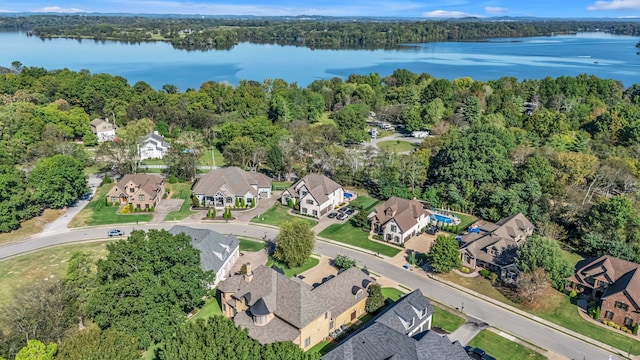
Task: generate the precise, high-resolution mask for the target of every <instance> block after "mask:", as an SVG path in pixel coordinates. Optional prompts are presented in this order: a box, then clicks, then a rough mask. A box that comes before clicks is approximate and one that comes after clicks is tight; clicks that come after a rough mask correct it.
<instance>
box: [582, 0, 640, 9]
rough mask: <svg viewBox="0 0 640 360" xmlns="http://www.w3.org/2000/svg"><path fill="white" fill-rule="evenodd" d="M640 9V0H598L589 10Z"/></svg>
mask: <svg viewBox="0 0 640 360" xmlns="http://www.w3.org/2000/svg"><path fill="white" fill-rule="evenodd" d="M627 9H631V10H640V0H612V1H596V2H595V3H594V4H593V5H591V6H589V7H587V10H592V11H593V10H627Z"/></svg>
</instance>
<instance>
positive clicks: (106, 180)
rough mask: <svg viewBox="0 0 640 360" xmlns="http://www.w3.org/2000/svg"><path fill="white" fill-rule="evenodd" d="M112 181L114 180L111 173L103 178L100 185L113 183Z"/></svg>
mask: <svg viewBox="0 0 640 360" xmlns="http://www.w3.org/2000/svg"><path fill="white" fill-rule="evenodd" d="M112 182H113V179H111V177H109V175H105V176H104V177H103V178H102V184H100V185H104V184H111V183H112Z"/></svg>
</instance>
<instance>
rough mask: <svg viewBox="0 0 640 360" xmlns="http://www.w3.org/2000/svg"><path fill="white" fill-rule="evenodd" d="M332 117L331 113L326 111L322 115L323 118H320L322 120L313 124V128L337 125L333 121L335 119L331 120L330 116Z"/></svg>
mask: <svg viewBox="0 0 640 360" xmlns="http://www.w3.org/2000/svg"><path fill="white" fill-rule="evenodd" d="M330 115H331V111H325V112H324V113H322V116H321V117H320V119H319V120H318V122H315V123H313V124H311V126H312V127H316V126H320V125H322V124H330V125H334V126H335V125H336V122H335V121H333V119H329V116H330Z"/></svg>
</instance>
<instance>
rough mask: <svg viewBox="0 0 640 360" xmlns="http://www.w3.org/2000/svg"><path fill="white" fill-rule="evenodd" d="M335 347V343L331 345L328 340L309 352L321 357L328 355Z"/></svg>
mask: <svg viewBox="0 0 640 360" xmlns="http://www.w3.org/2000/svg"><path fill="white" fill-rule="evenodd" d="M334 346H335V344H334V343H330V342H328V341H326V340H322V341H320V342H319V343H317V344H316V345H315V346H314V347H312V348H311V349H309V350H307V351H308V352H310V353H319V354H320V356H322V355H324V354H326V353H328V352H329V350H331V349H333V347H334Z"/></svg>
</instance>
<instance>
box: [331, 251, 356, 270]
mask: <svg viewBox="0 0 640 360" xmlns="http://www.w3.org/2000/svg"><path fill="white" fill-rule="evenodd" d="M333 264H334V265H335V266H337V267H339V268H340V269H344V270H346V269H349V268H352V267H354V266H356V261H355V260H353V259H352V258H350V257H348V256H347V255H342V254H338V255H337V256H336V258H335V259H333Z"/></svg>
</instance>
